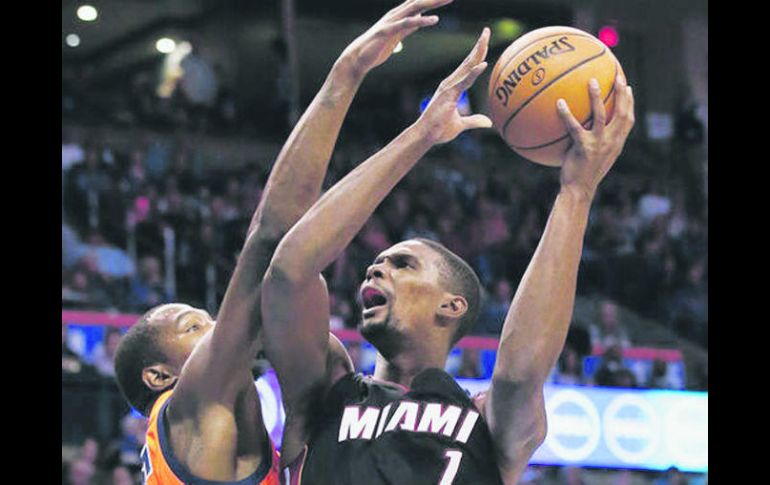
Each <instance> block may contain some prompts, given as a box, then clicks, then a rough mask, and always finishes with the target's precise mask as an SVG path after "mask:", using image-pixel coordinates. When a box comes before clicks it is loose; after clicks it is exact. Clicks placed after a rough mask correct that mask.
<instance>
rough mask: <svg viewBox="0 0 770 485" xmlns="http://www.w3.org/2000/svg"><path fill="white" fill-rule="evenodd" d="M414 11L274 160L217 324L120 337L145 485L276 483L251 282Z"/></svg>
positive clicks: (392, 25)
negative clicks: (259, 379) (143, 423)
mask: <svg viewBox="0 0 770 485" xmlns="http://www.w3.org/2000/svg"><path fill="white" fill-rule="evenodd" d="M423 3H424V5H425V6H424V8H420V9H418V10H417V11H415V12H413V13H412V14H411V15H408V16H403V17H400V18H391V19H387V20H383V21H380V22H378V23H377V24H376V25H374V26H373V27H372V28H371V29H369V30H368V31H367V32H366V33H364V34H363V35H362V36H360V37H359V38H357V39H356V40H355V41H354V42H353V43H351V44H350V45H349V46H348V48H347V49H346V50H345V51H344V52H343V53H342V55H341V56H340V58H339V59H338V60H337V62H336V63H335V65H334V67H333V68H332V71H331V73H330V74H329V76H328V77H327V79H326V82H325V83H324V85H323V87H322V88H321V90H320V92H319V93H318V94H317V96H316V97H315V99H314V100H313V102H312V103H311V104H310V106H309V107H308V109H307V111H306V112H305V113H304V115H303V116H302V118H301V119H300V121H299V122H298V124H297V125H296V127H295V128H294V130H293V131H292V133H291V135H290V136H289V139H288V140H287V142H286V144H285V145H284V147H283V149H282V151H281V153H280V154H279V156H278V159H277V161H276V164H275V166H274V168H273V170H272V172H271V174H270V178H269V180H268V182H267V185H266V187H265V191H264V194H263V198H262V200H261V202H260V204H259V207H258V208H257V210H256V212H255V214H254V216H253V218H252V222H251V224H250V227H249V231H248V234H247V238H246V242H245V244H244V247H243V249H242V251H241V254H240V257H239V259H238V262H237V265H236V267H235V271H234V273H233V276H232V279H231V280H230V282H229V285H228V288H227V291H226V293H225V296H224V299H223V301H222V305H221V308H220V311H219V315H218V318H217V322H216V324H215V322H214V320H213V319H212V317H211V316H210V315H209V314H208V313H207V312H205V311H203V310H200V309H196V308H193V307H190V306H188V305H184V304H176V303H174V304H167V305H161V306H159V307H156V308H153V309H152V310H150V311H148V312H147V313H145V314H144V315H143V316H142V318H141V319H140V320H139V322H138V323H137V324H136V325H134V326H133V327H132V328H131V329H130V330H129V332H128V333H127V334H126V335H125V336H124V337H123V339H122V340H121V343H120V345H119V347H118V350H117V353H116V359H115V368H116V374H117V380H118V384H119V386H120V388H121V390H122V392H123V394H124V395H125V397H126V399H127V400H128V401H129V403H130V404H131V405H132V406H133V407H134V408H136V409H137V410H139V411H141V412H142V413H144V414H145V415H147V416H149V418H150V427H149V430H148V434H147V445H146V447H145V449H144V450H143V453H142V458H143V460H144V468H143V471H144V481H145V483H147V484H179V483H188V484H189V483H223V484H224V483H228V484H232V483H237V484H239V485H247V484H257V483H262V484H275V483H279V475H278V466H279V460H278V456H277V453H276V451H275V449H274V447H273V445H272V443H271V442H270V439H269V436H268V434H267V432H266V430H265V427H264V424H263V422H262V416H261V409H260V405H259V398H258V394H257V391H256V388H255V386H254V382H253V378H252V376H251V373H250V369H251V367H252V363H253V360H254V358H255V356H256V354H257V350H258V348H259V346H260V344H259V342H258V340H259V339H258V336H259V333H260V331H261V313H260V283H261V280H262V277H263V275H264V273H265V270H266V268H267V266H268V263H269V261H270V258H271V256H272V254H273V251H274V249H275V247H276V246H277V244H278V242H279V241H280V239H281V237H282V236H283V235H284V234H285V233H286V231H287V230H288V229H289V228H290V227H291V225H292V224H294V222H296V221H297V219H299V217H300V216H301V215H302V214H303V213H304V212H305V211H306V210H307V208H308V207H310V205H311V204H312V203H313V202H315V201H316V199H317V198H318V194H319V192H320V189H321V184H322V182H323V179H324V176H325V173H326V168H327V166H328V162H329V159H330V157H331V152H332V149H333V147H334V144H335V142H336V139H337V136H338V134H339V129H340V126H341V124H342V120H343V119H344V117H345V114H346V113H347V110H348V108H349V106H350V103H351V101H352V99H353V96H354V94H355V92H356V91H357V89H358V86H359V85H360V83H361V81H362V80H363V78H364V76H365V75H366V74H367V73H368V72H369V71H370V70H371V69H372V68H374V67H375V66H377V65H379V64H381V63H382V62H384V61H385V60H386V59H387V58H388V57H389V56H390V54H391V52H392V51H393V48H394V47H395V45H396V44H397V43H398V41H400V40H401V39H403V38H404V37H405V36H407V35H409V34H411V33H412V32H414V31H415V30H417V29H419V28H421V27H423V26H427V25H431V24H432V23H435V20H436V19H435V18H433V17H422V16H421V15H420V14H421V13H422V12H423V11H424V10H425V9H427V8H429V7H431V6H433V5H438V4H442V3H446V1H433V2H423ZM331 345H335V342H332V344H331Z"/></svg>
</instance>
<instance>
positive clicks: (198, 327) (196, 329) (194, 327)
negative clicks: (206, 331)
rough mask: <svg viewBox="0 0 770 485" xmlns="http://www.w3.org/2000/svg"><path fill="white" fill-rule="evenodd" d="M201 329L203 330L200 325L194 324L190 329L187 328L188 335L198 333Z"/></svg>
mask: <svg viewBox="0 0 770 485" xmlns="http://www.w3.org/2000/svg"><path fill="white" fill-rule="evenodd" d="M200 328H201V326H200V325H198V324H197V323H193V324H192V325H190V326H189V327H187V333H190V332H197V331H198V330H199V329H200Z"/></svg>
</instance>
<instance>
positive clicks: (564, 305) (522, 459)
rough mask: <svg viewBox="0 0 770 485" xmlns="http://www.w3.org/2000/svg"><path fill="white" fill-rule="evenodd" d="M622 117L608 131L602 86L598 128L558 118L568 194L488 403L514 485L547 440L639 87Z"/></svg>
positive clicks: (557, 206)
mask: <svg viewBox="0 0 770 485" xmlns="http://www.w3.org/2000/svg"><path fill="white" fill-rule="evenodd" d="M615 89H616V93H617V98H616V108H615V110H616V111H615V115H614V117H613V118H612V120H611V121H610V123H609V124H606V114H605V109H604V105H603V104H602V100H601V97H600V95H599V90H598V87H596V86H595V85H594V84H593V83H591V87H590V88H589V93H590V97H591V103H592V110H593V116H594V123H593V127H592V128H591V129H590V130H585V129H583V127H582V126H580V123H578V121H577V120H575V118H574V117H573V116H572V115H571V113H570V112H569V108H568V107H567V105H566V103H564V101H563V100H560V101H559V103H558V111H559V114H560V115H561V117H562V120H563V122H564V124H565V125H566V126H567V129H568V131H569V133H570V136H571V137H572V141H573V145H572V147H571V148H570V149H569V151H568V152H567V153H566V155H565V158H564V160H563V163H562V168H561V189H560V191H559V194H558V195H557V197H556V201H555V202H554V205H553V208H552V209H551V214H550V216H549V218H548V222H547V224H546V227H545V230H544V232H543V236H542V238H541V239H540V243H539V244H538V246H537V249H536V250H535V254H534V256H533V257H532V260H531V261H530V263H529V266H528V268H527V270H526V272H525V273H524V276H523V278H522V280H521V282H520V283H519V287H518V290H517V291H516V295H515V296H514V298H513V302H512V304H511V308H510V309H509V311H508V315H507V316H506V319H505V324H504V325H503V330H502V334H501V336H500V345H499V348H498V352H497V361H496V362H495V368H494V371H493V374H492V386H491V388H490V390H489V392H488V394H487V398H486V402H485V403H484V414H485V416H486V419H487V421H488V423H489V425H490V429H491V431H492V434H493V437H494V440H495V444H496V446H497V450H498V453H499V456H498V463H499V466H500V469H501V474H502V476H503V478H504V481H505V483H506V484H515V483H517V481H518V479H519V477H520V475H521V473H522V471H523V470H524V468H525V467H526V465H527V462H528V460H529V459H530V457H531V456H532V454H533V453H534V451H535V450H536V449H537V447H538V446H540V444H541V443H542V442H543V440H544V439H545V433H546V422H545V402H544V398H543V385H544V383H545V381H546V378H547V377H548V373H549V372H550V370H551V369H552V368H553V366H554V365H555V363H556V360H557V358H558V356H559V354H560V352H561V350H562V348H563V346H564V341H565V339H566V335H567V330H568V328H569V324H570V320H571V319H572V311H573V306H574V302H575V289H576V282H577V272H578V265H579V263H580V255H581V252H582V249H583V237H584V235H585V230H586V225H587V223H588V213H589V209H590V207H591V203H592V201H593V198H594V194H595V193H596V189H597V186H598V184H599V182H601V180H602V179H603V178H604V176H605V175H606V174H607V172H608V171H609V169H610V168H611V167H612V165H613V164H614V163H615V160H616V159H617V157H618V156H619V155H620V152H621V150H622V149H623V145H624V144H625V141H626V138H627V137H628V134H629V132H630V131H631V128H632V127H633V124H634V110H633V96H632V93H631V88H630V87H628V86H626V84H625V82H624V81H623V79H622V78H618V79H617V80H616V84H615Z"/></svg>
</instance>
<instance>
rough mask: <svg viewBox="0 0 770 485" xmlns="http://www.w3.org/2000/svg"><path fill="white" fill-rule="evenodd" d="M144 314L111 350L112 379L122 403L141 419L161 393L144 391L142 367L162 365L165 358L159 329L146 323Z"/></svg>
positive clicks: (147, 314) (147, 388) (145, 387)
mask: <svg viewBox="0 0 770 485" xmlns="http://www.w3.org/2000/svg"><path fill="white" fill-rule="evenodd" d="M154 310H155V308H153V309H151V310H149V311H147V313H145V314H144V315H142V317H141V318H140V319H139V321H138V322H136V323H135V324H134V326H132V327H131V328H130V329H129V330H128V332H126V333H125V335H123V337H121V339H120V342H119V343H118V348H117V349H116V350H115V379H116V380H117V382H118V388H120V392H121V393H122V394H123V397H125V398H126V401H128V403H129V404H130V405H131V406H133V407H134V409H136V410H137V411H139V412H140V413H142V414H143V415H144V416H149V414H150V407H151V406H152V403H153V402H155V400H156V399H157V398H158V396H159V395H160V394H162V392H163V391H154V390H152V389H150V388H149V387H147V385H146V384H145V383H144V380H143V379H142V372H143V370H144V368H145V367H148V366H151V365H153V364H163V363H165V362H166V354H165V353H164V352H163V348H162V347H161V344H160V338H159V337H160V329H159V328H158V327H156V326H154V325H150V323H149V319H148V317H149V315H150V314H151V313H152V312H153V311H154Z"/></svg>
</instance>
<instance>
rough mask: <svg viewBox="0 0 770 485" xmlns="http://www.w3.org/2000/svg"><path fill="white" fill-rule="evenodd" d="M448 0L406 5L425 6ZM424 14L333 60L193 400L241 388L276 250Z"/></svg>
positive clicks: (297, 131)
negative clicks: (359, 104)
mask: <svg viewBox="0 0 770 485" xmlns="http://www.w3.org/2000/svg"><path fill="white" fill-rule="evenodd" d="M448 1H451V0H432V1H430V2H426V1H423V2H416V1H414V0H412V1H410V2H408V3H409V4H420V6H422V4H428V5H439V4H444V3H448ZM421 12H422V11H421V10H420V11H418V12H417V13H416V14H412V15H410V16H406V17H403V18H401V17H399V18H397V19H396V18H389V19H388V20H387V21H386V20H385V19H383V20H381V21H380V22H379V23H378V24H376V25H375V26H374V27H372V28H371V29H369V30H368V31H367V32H365V33H364V34H363V35H361V36H360V37H358V38H357V39H355V40H354V41H353V42H352V43H351V44H350V45H349V46H348V47H347V48H346V49H345V51H344V52H343V53H342V54H341V55H340V57H339V58H338V59H337V61H336V62H335V63H334V66H333V67H332V69H331V71H330V73H329V75H328V76H327V78H326V80H325V82H324V84H323V86H322V87H321V89H320V91H319V92H318V94H317V95H316V96H315V98H314V99H313V101H312V102H311V103H310V105H309V106H308V108H307V110H306V111H305V113H304V114H303V115H302V117H301V118H300V120H299V121H298V123H297V125H296V126H295V127H294V129H293V130H292V132H291V134H290V135H289V138H288V139H287V141H286V143H285V144H284V146H283V148H282V149H281V152H280V153H279V155H278V158H277V159H276V161H275V164H274V166H273V168H272V171H271V173H270V177H269V178H268V181H267V184H266V186H265V190H264V192H263V196H262V199H261V201H260V203H259V206H258V207H257V209H256V211H255V212H254V215H253V216H252V219H251V223H250V225H249V229H248V232H247V236H246V242H245V244H244V246H243V249H242V251H241V253H240V256H239V258H238V262H237V264H236V266H235V271H234V273H233V276H232V278H231V279H230V282H229V284H228V287H227V291H226V292H225V296H224V299H223V300H222V304H221V307H220V310H219V314H218V318H217V325H216V326H215V327H214V330H213V331H212V333H211V335H210V336H207V337H206V340H204V341H203V342H202V345H200V346H199V347H200V349H198V350H196V352H195V354H193V357H192V358H191V359H189V361H188V365H187V368H186V369H185V373H184V375H183V377H182V379H181V380H180V383H179V385H178V386H177V392H179V391H182V392H185V391H186V388H188V387H189V388H190V389H191V391H192V392H191V393H192V394H194V395H195V396H196V397H199V398H202V399H207V400H209V401H215V402H219V401H222V400H223V399H224V400H230V401H231V400H232V398H233V397H234V392H231V391H234V390H236V389H238V388H239V385H240V384H239V383H240V382H242V381H243V379H241V376H242V375H243V374H244V373H247V371H248V368H249V364H250V362H251V360H252V359H253V358H254V355H255V354H256V351H257V348H258V346H259V345H260V344H259V342H258V335H259V334H260V331H261V318H262V316H261V312H260V310H259V302H260V286H261V282H262V278H263V276H264V273H265V271H266V270H267V267H268V264H269V262H270V258H271V257H272V255H273V251H274V250H275V248H276V246H277V245H278V242H279V241H280V240H281V238H282V237H283V236H284V235H285V234H286V232H287V231H288V230H289V228H290V227H291V226H292V225H293V224H294V223H295V222H296V221H297V220H298V219H299V218H300V217H301V216H302V215H303V214H304V213H305V211H306V210H307V209H308V208H309V207H310V206H311V205H312V204H313V203H314V202H315V201H316V199H317V198H318V195H319V193H320V190H321V185H322V183H323V180H324V177H325V175H326V170H327V167H328V164H329V160H330V158H331V154H332V151H333V149H334V145H335V144H336V141H337V137H338V135H339V131H340V128H341V126H342V122H343V120H344V118H345V115H346V114H347V112H348V109H349V107H350V104H351V102H352V100H353V97H354V96H355V93H356V92H357V90H358V87H359V86H360V84H361V82H362V80H363V78H364V77H365V76H366V74H367V73H368V72H369V71H370V70H371V69H373V68H374V67H376V66H377V65H379V64H381V63H382V62H384V61H385V60H386V59H387V58H388V57H389V56H390V54H391V52H392V50H393V48H394V47H395V45H396V44H397V43H398V41H400V40H401V39H402V38H404V37H405V36H406V35H409V34H410V33H411V32H414V31H415V30H417V29H419V28H420V27H422V26H425V25H431V24H433V23H435V22H436V20H437V19H436V18H435V17H422V16H420V15H419V13H421ZM198 354H200V355H198ZM186 401H187V402H190V403H193V404H194V403H195V402H196V400H195V399H188V400H186Z"/></svg>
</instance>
